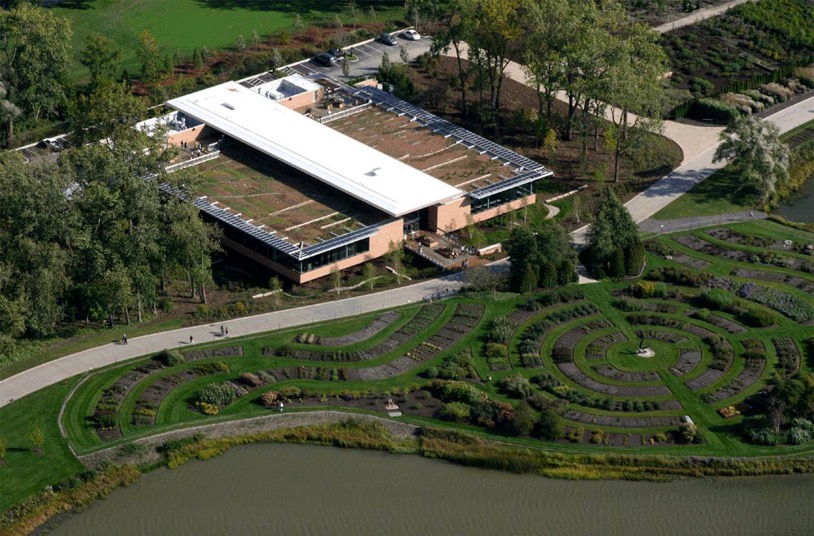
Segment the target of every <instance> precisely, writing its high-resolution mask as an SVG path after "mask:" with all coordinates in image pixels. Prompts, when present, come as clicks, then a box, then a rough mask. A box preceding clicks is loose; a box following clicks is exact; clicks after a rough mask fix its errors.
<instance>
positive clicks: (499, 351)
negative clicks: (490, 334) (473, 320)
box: [486, 342, 508, 359]
mask: <svg viewBox="0 0 814 536" xmlns="http://www.w3.org/2000/svg"><path fill="white" fill-rule="evenodd" d="M506 356H508V348H506V346H504V345H502V344H499V343H496V342H490V343H488V344H487V345H486V357H487V358H489V359H501V358H505V357H506Z"/></svg>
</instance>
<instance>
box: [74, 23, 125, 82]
mask: <svg viewBox="0 0 814 536" xmlns="http://www.w3.org/2000/svg"><path fill="white" fill-rule="evenodd" d="M121 59H122V52H121V49H120V48H119V47H117V46H116V43H114V42H113V40H112V39H110V38H108V37H106V36H104V35H102V34H99V33H91V34H88V36H87V37H86V38H85V50H83V51H82V54H81V55H80V57H79V62H80V63H81V64H82V65H84V66H85V67H87V68H88V70H89V71H90V85H91V87H96V86H97V85H99V83H100V82H102V81H112V80H113V79H114V78H113V77H114V76H115V72H116V68H117V67H118V65H119V62H120V61H121Z"/></svg>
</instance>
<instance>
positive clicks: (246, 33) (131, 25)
mask: <svg viewBox="0 0 814 536" xmlns="http://www.w3.org/2000/svg"><path fill="white" fill-rule="evenodd" d="M357 5H358V6H359V20H371V18H370V13H369V7H370V6H371V5H375V19H376V20H378V21H395V20H398V19H399V18H401V17H403V14H404V10H403V4H402V3H401V2H393V1H385V2H364V1H361V2H357ZM50 9H51V10H52V11H53V13H54V14H55V15H58V16H60V17H65V18H67V19H69V20H70V21H71V24H72V27H73V32H74V35H73V41H72V45H73V50H74V58H75V60H74V67H73V69H72V71H71V73H70V76H71V78H81V77H83V76H84V75H85V73H86V70H85V69H84V68H83V67H82V66H81V65H80V64H79V61H78V58H79V53H80V52H81V50H82V49H83V48H84V46H85V38H86V37H87V35H88V34H90V33H93V32H99V33H102V34H105V35H107V36H108V37H110V38H111V39H113V40H114V41H115V42H116V43H117V44H118V45H119V46H120V47H121V48H122V51H123V52H124V57H123V59H122V67H123V68H125V67H126V68H127V69H128V70H130V71H131V72H137V71H138V69H139V63H138V60H137V58H136V52H135V51H136V49H137V48H138V43H139V41H138V38H139V33H141V31H142V30H144V29H147V30H150V31H151V32H152V33H153V35H154V36H155V37H156V39H157V40H158V42H159V43H160V44H161V46H162V48H163V49H164V51H165V52H166V53H171V54H172V53H174V52H175V51H176V50H178V51H180V52H181V53H182V54H183V55H184V56H189V55H190V54H191V53H192V51H193V49H195V48H200V47H208V48H209V49H211V50H213V49H218V48H228V47H231V46H233V45H234V44H235V40H236V39H237V36H238V35H243V37H244V38H245V39H246V41H247V42H249V41H250V39H251V36H252V32H253V31H256V32H257V33H258V34H259V35H260V36H264V35H268V34H272V33H275V32H279V31H281V30H288V31H291V30H294V21H295V13H296V14H299V15H300V17H301V20H302V21H303V23H304V24H319V23H327V22H333V21H335V18H336V16H337V15H339V16H340V17H342V16H343V14H342V12H343V9H344V3H341V2H328V1H325V0H308V1H304V2H282V1H278V0H223V1H221V0H172V1H169V2H168V1H166V0H65V1H62V2H58V3H56V5H54V6H53V7H51V8H50ZM345 19H346V20H345V22H346V24H348V26H350V25H351V24H352V22H351V20H350V19H349V18H348V17H345Z"/></svg>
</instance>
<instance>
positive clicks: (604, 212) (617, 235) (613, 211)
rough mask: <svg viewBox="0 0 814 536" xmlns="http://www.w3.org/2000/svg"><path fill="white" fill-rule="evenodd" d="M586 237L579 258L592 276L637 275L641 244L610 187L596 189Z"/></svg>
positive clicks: (634, 224) (633, 225)
mask: <svg viewBox="0 0 814 536" xmlns="http://www.w3.org/2000/svg"><path fill="white" fill-rule="evenodd" d="M587 241H588V245H587V247H586V248H585V250H583V252H582V253H581V254H580V259H581V260H582V262H583V264H585V266H586V267H587V268H588V269H589V270H591V271H592V272H593V273H594V275H595V276H596V277H599V278H602V277H605V276H610V277H622V276H624V275H638V273H639V272H640V271H641V268H642V264H643V262H644V248H643V247H642V241H641V238H640V237H639V230H638V228H637V227H636V223H635V222H634V221H633V218H632V217H631V216H630V212H628V210H627V209H626V208H625V206H624V205H623V204H622V203H621V201H619V198H618V197H616V194H615V193H614V191H613V190H612V189H611V188H605V189H604V190H602V192H601V193H600V197H599V202H598V207H597V211H596V215H595V217H594V221H593V223H591V226H590V227H589V228H588V237H587Z"/></svg>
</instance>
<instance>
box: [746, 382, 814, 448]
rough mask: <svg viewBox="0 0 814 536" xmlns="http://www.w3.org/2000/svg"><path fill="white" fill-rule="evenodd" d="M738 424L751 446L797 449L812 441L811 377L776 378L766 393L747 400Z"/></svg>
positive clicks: (813, 399) (813, 402) (813, 406)
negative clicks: (776, 446) (784, 445)
mask: <svg viewBox="0 0 814 536" xmlns="http://www.w3.org/2000/svg"><path fill="white" fill-rule="evenodd" d="M746 406H747V408H748V409H747V411H746V417H745V418H744V420H743V423H742V424H741V428H742V431H743V434H744V436H745V437H746V439H747V440H748V441H751V442H752V443H758V444H762V445H776V444H778V443H791V444H795V445H799V444H802V443H807V442H809V441H811V440H812V439H814V375H812V374H811V373H806V372H799V373H797V374H796V375H794V376H792V377H790V378H776V379H774V380H773V381H772V382H770V384H769V386H768V388H767V389H766V390H765V391H762V392H760V393H758V394H757V395H754V396H752V397H750V398H749V399H747V400H746Z"/></svg>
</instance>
